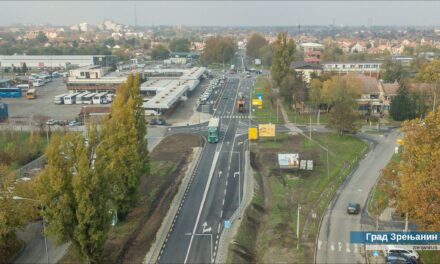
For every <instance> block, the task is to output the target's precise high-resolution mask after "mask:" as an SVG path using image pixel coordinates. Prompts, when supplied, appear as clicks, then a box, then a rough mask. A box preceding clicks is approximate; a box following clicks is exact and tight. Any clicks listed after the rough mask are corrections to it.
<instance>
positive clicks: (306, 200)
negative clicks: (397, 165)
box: [229, 133, 367, 263]
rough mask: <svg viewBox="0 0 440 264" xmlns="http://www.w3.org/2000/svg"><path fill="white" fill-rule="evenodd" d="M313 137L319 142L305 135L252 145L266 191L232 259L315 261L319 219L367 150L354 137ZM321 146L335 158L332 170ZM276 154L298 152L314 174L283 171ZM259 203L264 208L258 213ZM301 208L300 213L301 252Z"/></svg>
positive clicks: (257, 200)
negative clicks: (298, 212)
mask: <svg viewBox="0 0 440 264" xmlns="http://www.w3.org/2000/svg"><path fill="white" fill-rule="evenodd" d="M312 137H313V138H314V140H316V142H315V141H310V140H308V139H306V138H304V137H302V136H300V135H295V136H292V135H287V134H278V136H277V138H276V142H275V141H274V140H273V139H265V140H262V141H261V142H260V144H258V145H255V146H253V153H254V155H255V158H254V160H253V163H254V164H253V166H254V170H256V171H258V176H257V178H258V177H260V178H261V181H260V182H261V185H262V187H261V189H262V190H264V192H263V193H262V194H257V195H256V197H255V198H254V202H253V206H251V207H250V208H248V210H249V211H250V212H249V215H250V216H251V217H250V219H254V220H253V221H248V222H244V224H242V226H241V227H240V231H239V233H238V235H237V238H236V241H237V242H238V243H237V244H233V246H231V248H230V249H231V250H230V255H229V260H232V261H235V262H237V261H238V260H239V259H240V258H242V257H243V256H247V258H246V260H253V261H254V262H262V263H274V262H292V260H293V259H294V260H295V262H296V263H309V262H313V252H314V242H315V238H316V235H317V231H318V223H319V219H320V217H321V216H322V214H323V212H324V211H325V209H326V207H327V205H328V203H329V201H330V200H331V198H332V197H333V196H334V194H335V192H336V190H337V189H338V187H339V186H340V185H341V184H342V182H343V181H344V179H345V177H346V176H347V175H348V173H349V172H350V170H351V169H352V167H353V165H354V164H355V163H356V161H357V159H358V158H359V157H361V156H362V153H363V152H364V151H366V149H367V145H366V143H364V142H363V141H362V140H360V139H358V138H356V137H353V136H343V137H340V136H339V135H337V134H322V133H314V134H312ZM318 143H319V144H321V145H322V146H327V145H328V147H329V149H330V151H331V153H333V154H329V155H328V167H327V151H326V150H324V149H322V148H321V147H320V146H319V145H318ZM277 153H299V155H300V159H307V160H313V161H314V168H313V171H299V170H291V171H284V170H280V169H279V168H278V165H277ZM327 168H328V172H327ZM257 189H259V187H257ZM257 193H258V192H257ZM260 193H261V192H260ZM260 195H263V196H262V197H259V196H260ZM254 204H256V205H260V207H262V209H261V210H258V211H257V210H255V205H254ZM261 204H262V205H261ZM298 205H300V206H301V211H300V233H299V234H300V244H299V249H298V250H297V249H296V247H297V244H298V239H297V233H296V225H297V208H298ZM257 208H258V207H257ZM312 215H316V217H315V218H313V217H312ZM252 216H253V217H252ZM256 223H258V224H256ZM254 241H255V242H254ZM252 245H253V246H252ZM242 260H244V259H242Z"/></svg>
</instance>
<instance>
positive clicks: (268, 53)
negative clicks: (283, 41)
mask: <svg viewBox="0 0 440 264" xmlns="http://www.w3.org/2000/svg"><path fill="white" fill-rule="evenodd" d="M258 53H259V54H260V58H261V63H262V64H263V65H266V66H271V65H272V45H270V44H267V45H265V46H263V47H261V48H260V50H259V51H258Z"/></svg>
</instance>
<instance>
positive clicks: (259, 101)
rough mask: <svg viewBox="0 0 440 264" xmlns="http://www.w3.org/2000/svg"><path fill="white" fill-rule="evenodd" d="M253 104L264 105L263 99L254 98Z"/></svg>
mask: <svg viewBox="0 0 440 264" xmlns="http://www.w3.org/2000/svg"><path fill="white" fill-rule="evenodd" d="M252 105H255V106H262V105H263V100H261V99H252Z"/></svg>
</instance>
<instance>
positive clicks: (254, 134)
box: [248, 127, 258, 140]
mask: <svg viewBox="0 0 440 264" xmlns="http://www.w3.org/2000/svg"><path fill="white" fill-rule="evenodd" d="M248 138H249V140H252V139H258V129H257V128H256V127H250V128H249V137H248Z"/></svg>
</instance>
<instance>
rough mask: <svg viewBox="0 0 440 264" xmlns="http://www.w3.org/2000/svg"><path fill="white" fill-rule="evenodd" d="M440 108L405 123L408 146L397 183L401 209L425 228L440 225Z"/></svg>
mask: <svg viewBox="0 0 440 264" xmlns="http://www.w3.org/2000/svg"><path fill="white" fill-rule="evenodd" d="M439 127H440V111H439V110H438V109H437V110H436V111H434V112H430V113H429V114H428V115H427V116H426V118H425V119H418V118H417V119H413V120H410V121H405V122H404V123H403V127H402V132H403V134H404V138H403V142H404V148H403V151H402V153H401V162H400V163H399V168H398V172H397V173H396V174H395V175H396V181H395V184H396V185H397V187H396V191H397V199H398V208H397V209H398V211H400V212H403V213H408V214H409V216H410V218H411V219H412V220H414V221H415V222H416V223H417V224H418V225H419V226H420V228H421V230H424V231H435V230H438V229H439V228H440V221H439V219H440V162H439V160H440V143H439V140H438V138H439V137H440V129H438V128H439Z"/></svg>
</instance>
